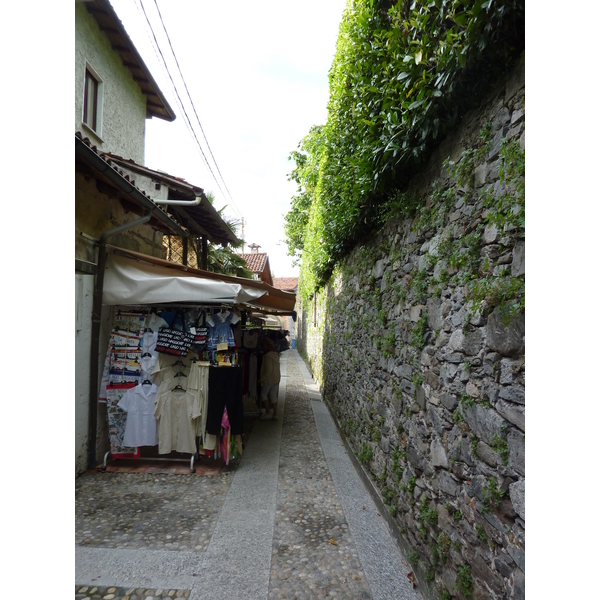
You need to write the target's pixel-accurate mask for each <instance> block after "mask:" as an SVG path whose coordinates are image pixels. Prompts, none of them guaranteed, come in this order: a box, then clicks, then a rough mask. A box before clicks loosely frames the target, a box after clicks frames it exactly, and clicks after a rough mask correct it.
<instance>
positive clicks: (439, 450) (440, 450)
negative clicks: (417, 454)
mask: <svg viewBox="0 0 600 600" xmlns="http://www.w3.org/2000/svg"><path fill="white" fill-rule="evenodd" d="M429 452H430V455H431V465H432V466H433V467H443V468H444V469H447V468H448V457H447V456H446V450H445V449H444V445H443V444H442V443H441V442H440V441H439V440H438V439H434V440H433V441H432V442H431V446H430V448H429Z"/></svg>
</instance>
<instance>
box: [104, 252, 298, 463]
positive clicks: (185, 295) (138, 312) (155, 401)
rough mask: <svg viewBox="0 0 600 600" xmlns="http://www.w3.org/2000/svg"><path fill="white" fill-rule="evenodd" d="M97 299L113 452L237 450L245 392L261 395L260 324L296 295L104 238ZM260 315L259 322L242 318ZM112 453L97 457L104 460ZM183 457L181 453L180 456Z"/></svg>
mask: <svg viewBox="0 0 600 600" xmlns="http://www.w3.org/2000/svg"><path fill="white" fill-rule="evenodd" d="M102 302H103V305H104V306H105V307H110V309H111V311H112V315H111V333H110V337H109V340H108V344H107V348H106V352H105V355H104V356H105V360H104V369H103V374H102V378H101V382H100V386H99V387H100V389H99V394H98V398H99V402H100V403H105V404H106V409H107V410H106V414H107V419H108V432H109V440H110V455H111V456H112V457H113V458H119V457H121V458H137V459H141V458H144V457H145V456H153V457H154V456H156V455H157V454H158V455H159V456H162V457H173V456H175V457H176V458H178V459H182V457H183V459H185V460H189V461H190V469H191V470H192V471H194V458H195V457H198V455H199V454H204V455H208V456H214V457H215V458H222V459H223V460H224V461H225V462H226V463H227V464H228V462H229V461H230V460H232V459H234V458H236V457H237V456H240V455H241V453H242V452H243V445H242V434H243V426H244V409H243V399H244V398H245V397H246V398H247V397H250V398H256V399H257V401H258V393H259V386H260V383H259V378H258V373H259V372H260V362H261V356H262V350H261V339H262V338H263V337H265V336H268V337H271V338H272V339H274V340H275V341H277V343H278V344H279V348H280V350H283V349H285V348H286V347H289V344H287V346H286V339H285V336H284V335H283V333H284V332H282V331H281V330H279V329H277V328H269V327H265V326H264V325H266V324H267V323H270V324H273V323H278V321H277V318H276V316H277V315H278V314H288V315H289V314H294V313H293V308H294V304H295V295H294V294H291V293H289V292H282V291H281V290H276V289H275V288H272V287H271V286H268V284H265V283H263V282H258V281H253V280H249V279H242V278H236V277H229V276H222V275H218V274H214V273H209V272H207V271H201V270H198V269H193V268H189V267H185V266H183V265H174V264H173V263H168V262H167V261H164V260H162V259H158V258H153V257H148V256H146V255H141V254H138V253H135V252H131V251H125V250H122V249H119V248H114V247H110V248H109V253H108V257H107V261H106V270H105V273H104V285H103V290H102ZM253 315H259V316H261V318H262V319H263V321H262V324H260V325H259V326H250V323H249V317H251V316H253ZM108 455H109V453H107V454H106V455H105V457H104V466H106V460H107V458H108ZM185 457H187V458H185Z"/></svg>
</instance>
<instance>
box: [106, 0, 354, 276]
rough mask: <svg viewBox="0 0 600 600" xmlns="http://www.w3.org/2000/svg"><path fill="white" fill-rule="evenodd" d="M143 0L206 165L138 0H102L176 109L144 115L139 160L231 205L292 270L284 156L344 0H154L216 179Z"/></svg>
mask: <svg viewBox="0 0 600 600" xmlns="http://www.w3.org/2000/svg"><path fill="white" fill-rule="evenodd" d="M143 2H144V4H143V7H144V9H145V12H146V14H147V15H148V18H149V20H150V23H151V25H152V29H153V30H154V34H155V35H156V38H157V40H158V45H159V47H160V49H161V51H162V55H163V56H164V58H165V60H166V62H167V64H168V69H169V72H170V74H171V77H172V78H173V80H174V82H175V85H176V86H177V90H178V92H179V96H180V97H181V100H182V101H183V104H184V106H185V110H186V112H187V115H188V117H189V119H190V121H191V123H192V125H193V127H194V131H195V132H196V136H197V137H198V139H199V140H200V143H201V146H202V149H203V151H204V154H205V156H206V158H207V159H208V161H209V163H210V168H211V169H212V172H213V174H214V177H213V175H212V174H211V172H210V170H209V169H208V167H207V166H206V164H205V162H204V159H203V158H202V154H201V152H200V149H199V148H198V144H197V143H196V141H195V139H194V137H193V135H192V134H191V133H190V131H189V127H188V125H187V119H186V118H185V116H184V115H183V114H182V112H181V110H180V109H179V102H178V100H177V96H176V95H175V92H174V90H173V85H172V84H171V81H170V79H169V76H168V74H167V72H166V70H165V68H164V64H163V62H162V59H161V58H160V55H157V52H156V51H155V50H154V48H153V45H152V43H151V33H150V30H149V28H148V25H147V22H146V18H145V16H144V13H143V12H142V9H141V5H140V1H139V0H135V1H133V0H111V4H112V5H113V7H114V9H115V11H116V13H117V14H118V15H119V18H120V19H121V21H122V22H123V25H124V26H125V29H126V30H127V32H128V34H129V36H130V37H131V39H132V41H133V43H134V44H135V46H136V48H137V49H138V52H139V53H140V54H141V56H142V58H143V59H144V62H145V63H146V65H147V66H148V68H149V69H150V71H151V73H152V75H153V77H154V78H155V80H156V81H157V83H158V85H159V87H160V89H161V91H162V92H163V94H164V95H165V97H166V98H167V100H168V102H169V103H170V105H171V107H172V108H173V110H174V111H175V112H176V113H177V119H176V120H175V121H174V122H172V123H169V122H166V121H162V120H160V119H151V120H149V121H146V165H147V166H148V167H150V168H152V169H160V170H163V171H166V172H167V173H169V174H171V175H175V176H178V177H183V178H184V179H186V181H188V182H189V183H192V184H194V185H198V186H200V187H203V188H204V190H205V191H210V192H213V193H214V194H215V206H216V208H217V209H220V208H221V207H223V206H224V205H227V208H226V209H225V215H226V216H227V217H231V218H236V219H241V217H243V219H244V238H245V240H246V243H247V244H252V243H256V244H259V245H260V246H261V248H260V252H267V253H268V255H269V262H270V265H271V271H272V273H273V274H274V275H275V276H277V277H290V276H296V275H297V274H298V267H293V266H292V259H291V257H289V256H287V246H286V244H285V242H284V239H285V234H284V231H283V222H284V221H283V215H285V213H286V212H287V211H288V210H289V206H290V199H291V197H292V196H293V195H294V193H295V192H296V186H295V184H294V183H293V182H289V181H288V180H287V175H288V173H289V172H290V171H291V170H292V168H293V162H292V161H289V160H288V156H289V154H290V152H291V151H292V150H295V149H296V147H297V145H298V143H299V142H300V140H301V139H302V138H303V137H304V136H305V135H306V134H307V133H308V131H309V129H310V127H311V126H312V125H318V124H324V123H325V121H326V120H327V100H328V97H329V80H328V72H329V69H330V67H331V63H332V61H333V56H334V53H335V44H336V40H337V34H338V28H339V23H340V21H341V17H342V14H343V11H344V9H345V7H346V0H327V1H324V0H302V1H301V2H287V1H284V0H278V1H271V0H269V1H262V2H258V3H249V2H239V1H237V0H235V1H232V2H227V3H224V2H208V1H205V0H202V1H199V0H195V1H193V0H192V1H190V0H171V1H169V2H166V1H165V0H158V9H159V10H160V14H161V15H162V20H163V22H164V24H165V26H166V30H167V32H168V34H169V38H170V40H171V44H172V46H173V49H174V51H175V55H176V57H177V61H178V62H179V67H180V69H181V72H182V73H183V77H184V79H185V83H186V84H187V88H188V90H189V93H190V95H191V98H192V101H193V104H194V106H195V109H196V112H197V114H198V117H199V119H200V123H201V125H202V129H203V130H204V134H205V135H206V138H207V139H208V143H209V145H210V149H211V150H212V154H213V155H214V158H215V159H216V162H217V165H218V168H219V170H220V173H221V175H222V177H223V180H224V182H225V183H224V184H223V181H222V180H221V177H220V176H219V172H218V171H217V169H216V167H215V166H214V163H213V161H212V158H211V156H210V152H209V150H208V148H207V146H206V142H205V140H204V137H203V135H202V132H201V130H200V126H199V125H198V121H197V119H196V116H195V114H194V110H193V108H192V105H191V103H190V101H189V98H188V95H187V92H186V89H185V86H184V84H183V82H182V80H181V78H180V76H179V70H178V68H177V64H176V63H175V60H174V58H173V54H172V53H171V49H170V46H169V43H168V40H167V37H166V35H165V33H164V29H163V26H162V24H161V21H160V18H159V14H158V11H157V8H156V5H155V3H154V1H153V0H143ZM215 179H216V180H217V181H218V184H219V185H220V188H221V189H219V186H218V185H217V183H216V182H215ZM228 192H229V193H228ZM230 195H231V198H232V199H233V201H231V199H230V197H229V196H230ZM238 234H239V235H240V236H241V229H238ZM246 251H248V249H247V248H246Z"/></svg>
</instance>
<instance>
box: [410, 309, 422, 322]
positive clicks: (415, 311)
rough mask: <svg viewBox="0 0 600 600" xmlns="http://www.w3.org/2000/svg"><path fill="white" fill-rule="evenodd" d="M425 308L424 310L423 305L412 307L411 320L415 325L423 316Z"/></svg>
mask: <svg viewBox="0 0 600 600" xmlns="http://www.w3.org/2000/svg"><path fill="white" fill-rule="evenodd" d="M423 308H424V306H423V305H422V304H417V305H415V306H411V308H410V320H411V321H412V322H413V323H416V322H417V321H418V320H419V319H420V318H421V315H422V314H423Z"/></svg>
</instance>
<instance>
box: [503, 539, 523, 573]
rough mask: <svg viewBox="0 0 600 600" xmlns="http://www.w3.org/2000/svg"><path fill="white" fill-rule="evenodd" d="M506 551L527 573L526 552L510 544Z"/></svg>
mask: <svg viewBox="0 0 600 600" xmlns="http://www.w3.org/2000/svg"><path fill="white" fill-rule="evenodd" d="M506 551H507V552H508V553H509V554H510V556H511V557H512V559H513V560H514V561H515V562H516V563H517V566H518V567H519V568H520V569H521V571H523V572H525V552H524V550H523V549H522V548H521V547H520V546H517V545H516V544H510V543H509V544H508V546H507V548H506Z"/></svg>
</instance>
